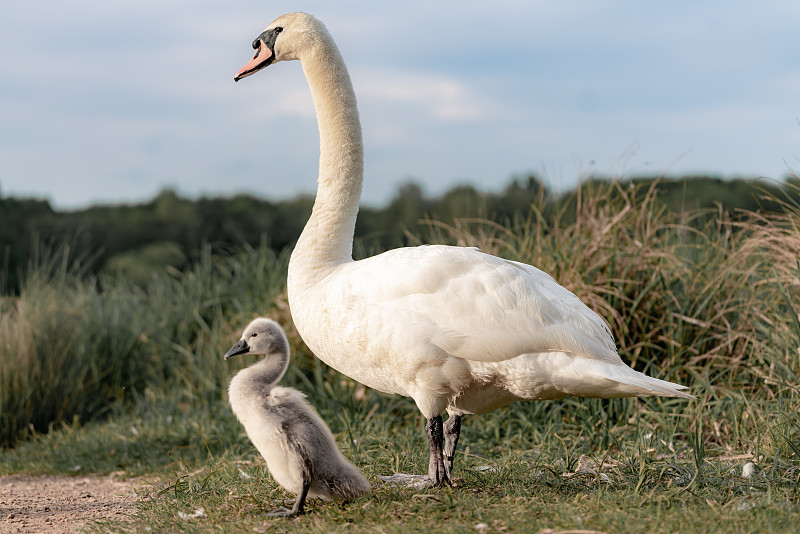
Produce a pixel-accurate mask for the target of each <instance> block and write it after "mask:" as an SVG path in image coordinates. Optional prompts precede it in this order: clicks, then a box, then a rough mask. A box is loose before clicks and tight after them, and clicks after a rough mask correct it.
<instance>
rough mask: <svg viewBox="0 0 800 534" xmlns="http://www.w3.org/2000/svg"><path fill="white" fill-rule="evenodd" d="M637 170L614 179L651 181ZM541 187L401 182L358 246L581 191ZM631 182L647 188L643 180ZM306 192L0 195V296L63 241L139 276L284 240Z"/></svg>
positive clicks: (720, 188)
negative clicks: (101, 201)
mask: <svg viewBox="0 0 800 534" xmlns="http://www.w3.org/2000/svg"><path fill="white" fill-rule="evenodd" d="M655 180H656V179H654V178H636V179H632V180H630V181H628V182H625V183H623V184H621V186H622V187H635V186H637V185H641V184H645V185H647V184H648V183H652V182H654V181H655ZM592 184H593V182H592V181H591V180H590V181H588V182H585V183H584V184H582V185H581V190H573V191H569V192H566V193H562V194H558V195H557V194H554V193H553V192H551V191H549V190H548V189H547V188H546V187H545V186H544V185H543V184H542V183H541V181H540V180H538V179H537V177H535V176H526V177H523V178H517V179H514V180H512V181H511V182H510V183H509V184H508V186H507V187H506V188H505V189H503V190H502V191H500V192H494V193H492V192H481V191H479V190H477V189H475V188H474V187H472V186H468V185H463V186H457V187H454V188H452V189H450V190H449V191H447V192H446V193H444V194H443V195H441V196H438V197H428V196H426V195H425V194H424V192H423V190H422V188H421V187H420V186H419V185H417V184H415V183H408V184H406V185H403V186H402V187H400V188H399V189H398V191H397V193H396V194H395V196H394V198H392V200H391V201H390V202H389V203H388V204H387V205H386V206H383V207H380V208H375V207H368V206H364V207H362V208H361V211H360V213H359V218H358V223H357V225H356V238H357V252H358V253H360V254H361V255H370V254H373V253H376V252H379V251H382V250H387V249H389V248H394V247H398V246H404V245H408V244H415V243H416V241H415V239H414V236H420V235H422V234H423V233H425V232H424V228H423V225H424V224H425V222H424V221H425V220H426V219H433V220H438V221H442V222H444V223H452V222H453V221H455V220H457V219H465V218H481V219H487V220H491V221H495V222H498V223H501V224H508V223H514V222H520V221H522V220H525V218H527V217H529V216H530V214H531V212H532V210H537V215H538V216H544V217H548V214H549V213H555V212H557V211H558V212H559V213H560V220H562V221H569V219H570V217H571V215H570V213H572V214H573V216H574V212H575V206H576V203H577V202H578V199H579V193H581V192H582V190H583V189H585V188H591V187H592ZM657 187H658V198H659V200H660V202H661V203H662V204H663V205H664V206H665V208H666V209H670V210H675V211H686V210H696V209H702V208H715V207H716V208H721V209H723V210H725V211H727V212H729V213H730V214H731V216H732V217H735V216H736V211H737V210H739V209H746V210H751V211H759V210H761V211H775V210H780V209H781V208H782V206H781V204H780V203H779V202H778V201H777V200H776V199H778V198H784V199H787V198H792V199H794V200H795V201H797V197H800V194H798V189H797V187H796V183H795V184H794V187H787V184H777V183H769V182H761V181H752V180H743V179H736V180H723V179H720V178H713V177H703V176H698V177H685V178H680V179H663V178H662V179H658V184H657ZM637 190H639V191H642V194H645V193H646V190H647V187H639V188H638V189H637ZM313 202H314V199H313V196H300V197H297V198H293V199H289V200H283V201H277V202H276V201H270V200H266V199H261V198H256V197H253V196H249V195H236V196H232V197H215V198H207V197H201V198H199V199H195V200H192V199H188V198H183V197H181V196H180V195H178V194H177V193H176V192H175V191H173V190H169V189H167V190H164V191H162V192H161V193H159V194H158V195H157V196H156V197H155V198H153V199H152V200H150V201H149V202H144V203H139V204H119V205H97V206H91V207H88V208H86V209H81V210H75V211H57V210H54V209H53V208H52V207H51V206H50V204H49V202H48V201H46V200H41V199H31V198H13V197H6V198H2V197H0V294H12V295H13V294H15V293H17V292H18V291H19V288H20V282H21V277H22V276H23V273H24V272H25V270H26V269H27V266H28V265H29V263H30V262H32V261H37V255H39V254H41V253H42V250H45V249H47V248H48V247H56V246H65V245H64V244H66V246H69V247H71V249H72V250H71V253H72V256H73V257H75V258H78V259H79V260H80V261H81V262H83V264H84V268H85V269H86V270H87V271H88V272H90V273H93V274H98V273H104V274H109V275H112V276H124V277H126V278H127V279H128V280H130V281H132V282H134V283H139V284H145V283H146V282H147V280H148V279H149V277H150V275H151V274H152V272H153V271H154V270H163V269H175V270H177V271H180V270H182V269H185V268H186V267H187V266H189V265H191V263H192V261H193V260H194V259H195V258H196V257H197V255H198V254H199V252H200V250H201V249H202V248H203V247H211V249H212V251H214V252H217V253H226V252H227V251H230V250H233V249H236V248H239V247H241V246H242V245H244V244H249V245H251V246H258V245H260V244H261V243H263V242H266V243H267V244H268V245H269V246H270V247H271V248H273V249H275V250H277V251H280V250H282V249H284V248H286V247H289V246H292V245H293V244H294V242H295V240H296V239H297V237H298V236H299V235H300V231H301V230H302V228H303V226H304V225H305V222H306V220H307V219H308V216H309V214H310V213H311V208H312V206H313Z"/></svg>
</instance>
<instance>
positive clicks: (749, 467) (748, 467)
mask: <svg viewBox="0 0 800 534" xmlns="http://www.w3.org/2000/svg"><path fill="white" fill-rule="evenodd" d="M755 474H756V466H755V465H753V462H747V463H746V464H744V467H742V478H750V477H752V476H753V475H755Z"/></svg>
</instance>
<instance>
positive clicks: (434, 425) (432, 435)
mask: <svg viewBox="0 0 800 534" xmlns="http://www.w3.org/2000/svg"><path fill="white" fill-rule="evenodd" d="M442 427H443V425H442V416H441V415H437V416H436V417H431V418H430V419H428V424H427V425H425V430H427V432H428V442H430V444H431V457H430V461H429V463H428V481H429V482H430V483H431V484H432V485H434V486H444V485H447V486H450V485H452V484H451V483H450V476H449V474H448V472H447V469H446V468H445V460H444V452H443V451H442V444H443V441H444V432H443V429H442Z"/></svg>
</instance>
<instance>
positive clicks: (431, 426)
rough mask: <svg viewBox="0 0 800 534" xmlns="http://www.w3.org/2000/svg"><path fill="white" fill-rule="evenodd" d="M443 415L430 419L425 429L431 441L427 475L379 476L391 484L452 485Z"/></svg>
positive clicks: (416, 485)
mask: <svg viewBox="0 0 800 534" xmlns="http://www.w3.org/2000/svg"><path fill="white" fill-rule="evenodd" d="M442 427H443V425H442V417H441V416H436V417H432V418H430V419H428V422H427V424H426V425H425V431H426V433H427V434H428V443H430V448H431V449H430V450H431V454H430V459H429V461H428V474H427V475H407V474H405V473H395V474H394V475H392V476H381V477H379V478H380V479H381V480H383V481H384V482H388V483H391V484H403V485H405V486H408V487H411V488H424V487H427V486H445V485H447V486H450V485H452V484H451V483H450V476H449V475H448V472H447V470H446V469H445V460H444V452H443V451H442V445H443V441H444V433H443V429H442Z"/></svg>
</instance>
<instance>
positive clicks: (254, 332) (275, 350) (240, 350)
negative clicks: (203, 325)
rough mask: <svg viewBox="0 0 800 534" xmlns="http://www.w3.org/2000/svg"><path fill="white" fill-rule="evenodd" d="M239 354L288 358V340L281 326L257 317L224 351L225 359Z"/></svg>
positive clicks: (270, 320)
mask: <svg viewBox="0 0 800 534" xmlns="http://www.w3.org/2000/svg"><path fill="white" fill-rule="evenodd" d="M240 354H267V355H275V356H281V357H283V358H286V361H287V363H288V360H289V341H288V340H287V339H286V334H284V333H283V328H281V327H280V325H278V323H276V322H275V321H273V320H272V319H266V318H264V317H259V318H258V319H254V320H253V321H252V322H251V323H250V324H249V325H247V328H245V329H244V333H243V334H242V339H240V340H239V342H238V343H236V345H234V346H233V347H232V348H231V350H229V351H228V352H226V353H225V359H226V360H227V359H228V358H230V357H232V356H238V355H240Z"/></svg>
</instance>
